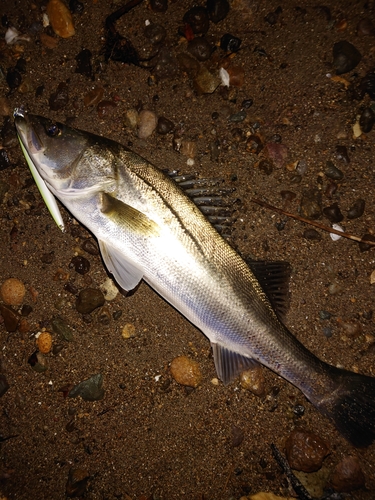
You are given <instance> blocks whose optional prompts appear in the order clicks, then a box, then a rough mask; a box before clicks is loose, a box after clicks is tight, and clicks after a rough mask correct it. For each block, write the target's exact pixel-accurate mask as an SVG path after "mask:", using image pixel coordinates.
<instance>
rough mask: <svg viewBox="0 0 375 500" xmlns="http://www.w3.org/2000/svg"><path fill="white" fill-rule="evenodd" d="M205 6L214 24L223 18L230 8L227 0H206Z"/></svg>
mask: <svg viewBox="0 0 375 500" xmlns="http://www.w3.org/2000/svg"><path fill="white" fill-rule="evenodd" d="M206 8H207V12H208V15H209V18H210V20H211V21H212V22H213V23H215V24H216V23H218V22H220V21H222V20H223V19H225V18H226V17H227V15H228V12H229V9H230V7H229V2H228V1H227V0H207V3H206Z"/></svg>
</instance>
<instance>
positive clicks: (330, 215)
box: [323, 202, 344, 222]
mask: <svg viewBox="0 0 375 500" xmlns="http://www.w3.org/2000/svg"><path fill="white" fill-rule="evenodd" d="M323 214H324V215H325V216H326V217H327V219H328V220H329V221H330V222H341V221H342V220H343V218H344V216H343V215H342V213H341V210H340V208H339V206H338V204H337V203H336V202H335V203H333V204H332V205H330V206H329V207H325V208H323Z"/></svg>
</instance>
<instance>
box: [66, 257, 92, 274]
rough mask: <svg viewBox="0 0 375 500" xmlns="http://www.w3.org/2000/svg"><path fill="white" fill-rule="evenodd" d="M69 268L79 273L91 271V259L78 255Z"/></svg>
mask: <svg viewBox="0 0 375 500" xmlns="http://www.w3.org/2000/svg"><path fill="white" fill-rule="evenodd" d="M69 269H74V270H75V272H76V273H78V274H82V275H84V274H87V273H88V272H89V271H90V261H88V260H87V259H86V258H85V257H83V256H82V255H76V256H75V257H73V258H72V260H71V261H70V264H69Z"/></svg>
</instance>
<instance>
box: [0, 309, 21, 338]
mask: <svg viewBox="0 0 375 500" xmlns="http://www.w3.org/2000/svg"><path fill="white" fill-rule="evenodd" d="M0 314H1V316H2V317H3V320H4V326H5V329H6V331H7V332H15V331H16V330H17V327H18V323H19V321H20V316H19V314H18V313H17V312H16V311H14V310H13V309H12V307H11V306H6V305H4V304H0Z"/></svg>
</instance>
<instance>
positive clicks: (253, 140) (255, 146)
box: [246, 134, 272, 170]
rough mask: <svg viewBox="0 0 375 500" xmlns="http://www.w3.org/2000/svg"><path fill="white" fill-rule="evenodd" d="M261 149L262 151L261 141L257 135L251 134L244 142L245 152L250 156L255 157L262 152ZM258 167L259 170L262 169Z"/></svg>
mask: <svg viewBox="0 0 375 500" xmlns="http://www.w3.org/2000/svg"><path fill="white" fill-rule="evenodd" d="M262 149H263V143H262V139H261V138H260V137H259V136H258V135H255V134H251V135H250V136H249V137H248V138H247V140H246V151H248V152H249V153H251V154H254V155H257V154H259V153H260V152H261V151H262ZM263 162H266V160H263ZM259 166H260V168H262V167H261V165H259ZM271 170H272V169H271Z"/></svg>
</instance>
